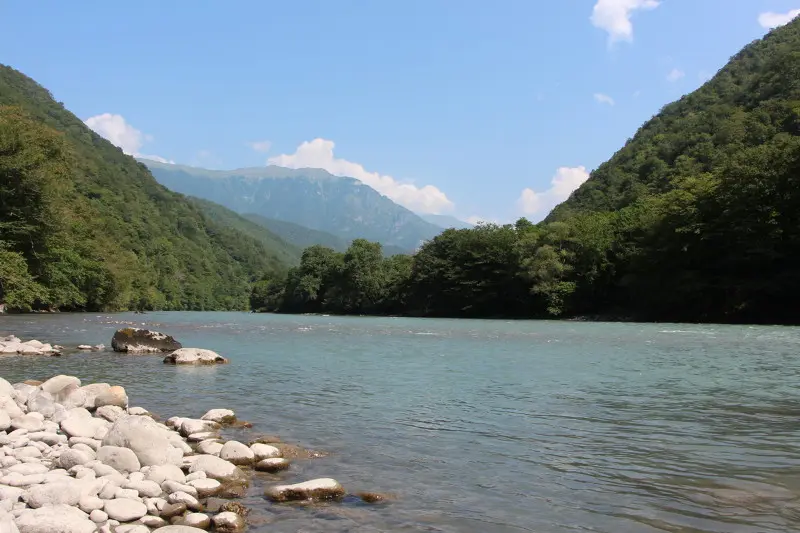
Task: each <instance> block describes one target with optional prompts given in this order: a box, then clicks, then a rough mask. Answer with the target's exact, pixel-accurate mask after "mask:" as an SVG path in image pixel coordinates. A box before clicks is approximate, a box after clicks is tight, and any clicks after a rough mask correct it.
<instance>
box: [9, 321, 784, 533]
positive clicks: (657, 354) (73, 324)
mask: <svg viewBox="0 0 800 533" xmlns="http://www.w3.org/2000/svg"><path fill="white" fill-rule="evenodd" d="M128 324H134V325H138V326H139V327H148V328H151V329H156V330H158V331H162V332H165V333H169V334H171V335H174V336H175V337H176V338H177V339H178V340H180V341H181V342H182V343H183V345H184V346H187V347H201V348H209V349H212V350H215V351H217V352H219V353H220V354H222V355H224V356H226V357H228V358H230V359H231V364H229V365H224V366H218V367H212V368H208V367H205V368H176V367H174V366H170V365H164V364H163V363H162V362H161V359H162V358H161V357H159V356H152V355H150V356H130V355H121V354H115V353H112V352H110V351H104V352H94V353H76V352H74V351H70V352H67V353H65V355H64V356H63V357H60V358H47V357H5V358H0V376H3V377H4V378H6V379H8V380H9V381H11V382H12V383H13V382H15V381H20V380H23V379H44V378H46V377H49V376H51V375H55V374H60V373H64V374H71V375H75V376H78V377H80V378H81V379H82V380H83V382H84V383H91V382H108V383H112V384H120V385H123V386H124V387H125V388H126V390H127V391H128V396H129V398H130V401H131V405H137V406H141V407H145V408H146V409H148V410H151V411H152V412H154V413H157V414H158V415H160V416H162V417H164V418H166V417H169V416H173V415H181V416H199V415H201V414H202V413H203V412H205V411H206V410H207V409H209V408H214V407H224V408H231V409H233V410H235V411H236V413H237V415H238V416H239V418H240V419H244V420H247V421H250V422H252V423H253V424H254V427H253V429H252V430H250V431H251V432H252V434H254V435H257V434H258V433H268V434H277V435H279V436H280V437H281V438H282V439H283V440H284V441H286V442H291V443H296V444H299V445H301V446H304V447H306V448H310V449H313V450H319V451H323V452H326V453H327V454H328V455H327V456H325V457H322V458H317V459H311V460H300V461H296V462H295V463H294V464H293V467H292V469H291V470H290V471H289V472H287V473H285V474H282V475H281V476H280V477H278V478H275V479H266V478H259V479H258V480H257V482H256V483H254V484H253V486H252V487H251V491H250V493H249V494H248V495H247V496H246V497H245V500H244V501H245V503H246V504H247V505H249V506H250V507H252V508H253V513H251V516H252V518H253V526H252V527H251V528H250V530H249V531H252V532H258V533H261V532H263V533H267V532H269V533H288V532H292V533H295V532H297V533H300V532H302V533H316V532H359V533H367V532H370V533H372V532H379V531H392V532H394V531H398V532H422V531H428V532H431V531H433V532H447V533H450V532H476V533H521V532H537V533H565V532H576V531H591V532H603V533H647V532H661V531H669V532H692V533H695V532H715V533H757V532H789V531H800V387H799V386H798V385H800V357H799V355H800V353H799V352H800V328H785V327H747V326H718V325H702V326H698V325H678V324H622V323H583V322H546V321H538V322H537V321H477V320H476V321H473V320H426V319H406V318H355V317H325V316H279V315H268V314H262V315H254V314H245V313H149V314H145V315H134V314H113V315H96V314H55V315H25V316H5V317H0V334H5V333H14V334H16V335H17V336H19V337H23V338H24V339H29V338H36V339H39V340H41V341H43V342H51V343H54V344H62V345H64V346H65V347H74V346H77V345H78V344H84V343H86V344H98V343H104V344H106V345H110V341H111V336H112V334H113V332H114V330H115V329H117V328H119V327H123V326H124V325H128ZM245 438H247V437H246V435H245V436H243V437H242V439H245ZM313 477H333V478H336V479H337V480H338V481H340V482H341V483H342V484H343V485H344V486H345V488H346V489H347V490H348V491H349V492H351V493H356V492H358V491H376V492H381V493H389V494H391V495H392V496H393V498H394V499H393V500H392V501H390V502H389V503H386V504H381V505H368V504H365V503H363V502H361V501H360V500H358V499H356V498H347V499H345V500H344V501H343V502H338V503H331V504H322V505H312V506H308V505H286V504H283V505H276V504H272V503H269V502H267V501H266V500H264V499H263V498H262V497H261V496H260V491H261V489H262V488H263V486H264V484H269V483H274V482H277V481H278V480H279V479H280V480H286V481H289V482H296V481H303V480H306V479H310V478H313Z"/></svg>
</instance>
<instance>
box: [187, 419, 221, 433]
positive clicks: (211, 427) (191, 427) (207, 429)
mask: <svg viewBox="0 0 800 533" xmlns="http://www.w3.org/2000/svg"><path fill="white" fill-rule="evenodd" d="M219 428H220V425H219V424H218V423H217V422H212V421H210V420H197V419H194V418H184V419H183V420H182V421H181V425H180V433H181V435H183V436H184V437H188V436H189V435H197V434H202V433H212V434H215V432H216V431H217V430H219Z"/></svg>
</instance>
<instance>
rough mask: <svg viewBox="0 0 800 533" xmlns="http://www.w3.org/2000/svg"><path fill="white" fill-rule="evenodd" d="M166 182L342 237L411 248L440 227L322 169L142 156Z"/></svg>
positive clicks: (245, 209) (242, 210) (235, 207)
mask: <svg viewBox="0 0 800 533" xmlns="http://www.w3.org/2000/svg"><path fill="white" fill-rule="evenodd" d="M140 161H141V162H142V163H144V164H145V165H147V167H148V168H149V169H150V171H151V172H152V174H153V176H155V178H156V179H157V180H158V181H159V182H160V183H161V184H162V185H165V186H166V187H169V188H170V189H172V190H174V191H178V192H181V193H183V194H188V195H192V196H196V197H199V198H203V199H206V200H211V201H213V202H216V203H219V204H221V205H223V206H225V207H227V208H229V209H232V210H233V211H236V212H237V213H240V214H254V215H259V216H261V217H265V218H267V219H275V220H280V221H285V222H291V223H294V224H299V225H301V226H305V227H307V228H310V229H312V230H317V231H322V232H326V233H330V234H332V235H334V236H336V237H338V238H340V239H343V240H345V241H347V242H349V241H352V240H353V239H358V238H363V239H368V240H371V241H376V242H380V243H381V244H383V245H384V246H387V247H396V248H397V249H399V250H405V251H412V250H414V249H416V248H418V247H419V246H420V245H421V244H422V243H423V242H424V241H426V240H428V239H431V238H433V237H435V236H436V235H438V234H439V233H441V232H442V227H441V226H439V225H436V224H432V223H430V222H428V221H426V220H423V219H422V218H421V217H420V216H419V215H417V214H415V213H413V212H412V211H410V210H408V209H406V208H405V207H402V206H400V205H398V204H396V203H394V202H393V201H392V200H390V199H389V198H387V197H385V196H383V195H381V194H380V193H378V192H377V191H375V190H374V189H372V188H371V187H369V186H367V185H364V184H363V183H361V182H360V181H358V180H356V179H355V178H348V177H340V176H334V175H333V174H330V173H328V172H327V171H325V170H322V169H311V168H303V169H288V168H283V167H277V166H267V167H256V168H242V169H236V170H229V171H221V170H209V169H203V168H195V167H189V166H183V165H171V164H164V163H158V162H155V161H151V160H146V159H142V160H140Z"/></svg>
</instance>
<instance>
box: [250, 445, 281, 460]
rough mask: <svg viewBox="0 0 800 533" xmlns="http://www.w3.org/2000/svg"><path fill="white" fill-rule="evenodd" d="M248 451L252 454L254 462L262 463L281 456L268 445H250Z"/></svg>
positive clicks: (274, 448) (273, 447)
mask: <svg viewBox="0 0 800 533" xmlns="http://www.w3.org/2000/svg"><path fill="white" fill-rule="evenodd" d="M250 450H251V451H252V452H253V456H254V460H255V461H263V460H264V459H272V458H273V457H281V456H283V454H282V453H281V451H280V450H279V449H278V448H276V447H275V446H270V445H269V444H261V443H260V442H256V443H255V444H251V445H250Z"/></svg>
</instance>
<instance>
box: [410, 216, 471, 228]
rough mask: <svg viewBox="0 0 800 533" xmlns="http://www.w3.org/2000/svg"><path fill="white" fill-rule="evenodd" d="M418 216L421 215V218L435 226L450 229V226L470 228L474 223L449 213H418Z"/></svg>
mask: <svg viewBox="0 0 800 533" xmlns="http://www.w3.org/2000/svg"><path fill="white" fill-rule="evenodd" d="M419 216H420V217H422V220H427V221H428V222H430V223H431V224H435V225H436V226H439V227H440V228H444V229H450V228H455V229H470V228H474V227H475V225H474V224H470V223H469V222H466V221H464V220H461V219H460V218H456V217H454V216H450V215H427V214H420V215H419Z"/></svg>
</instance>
